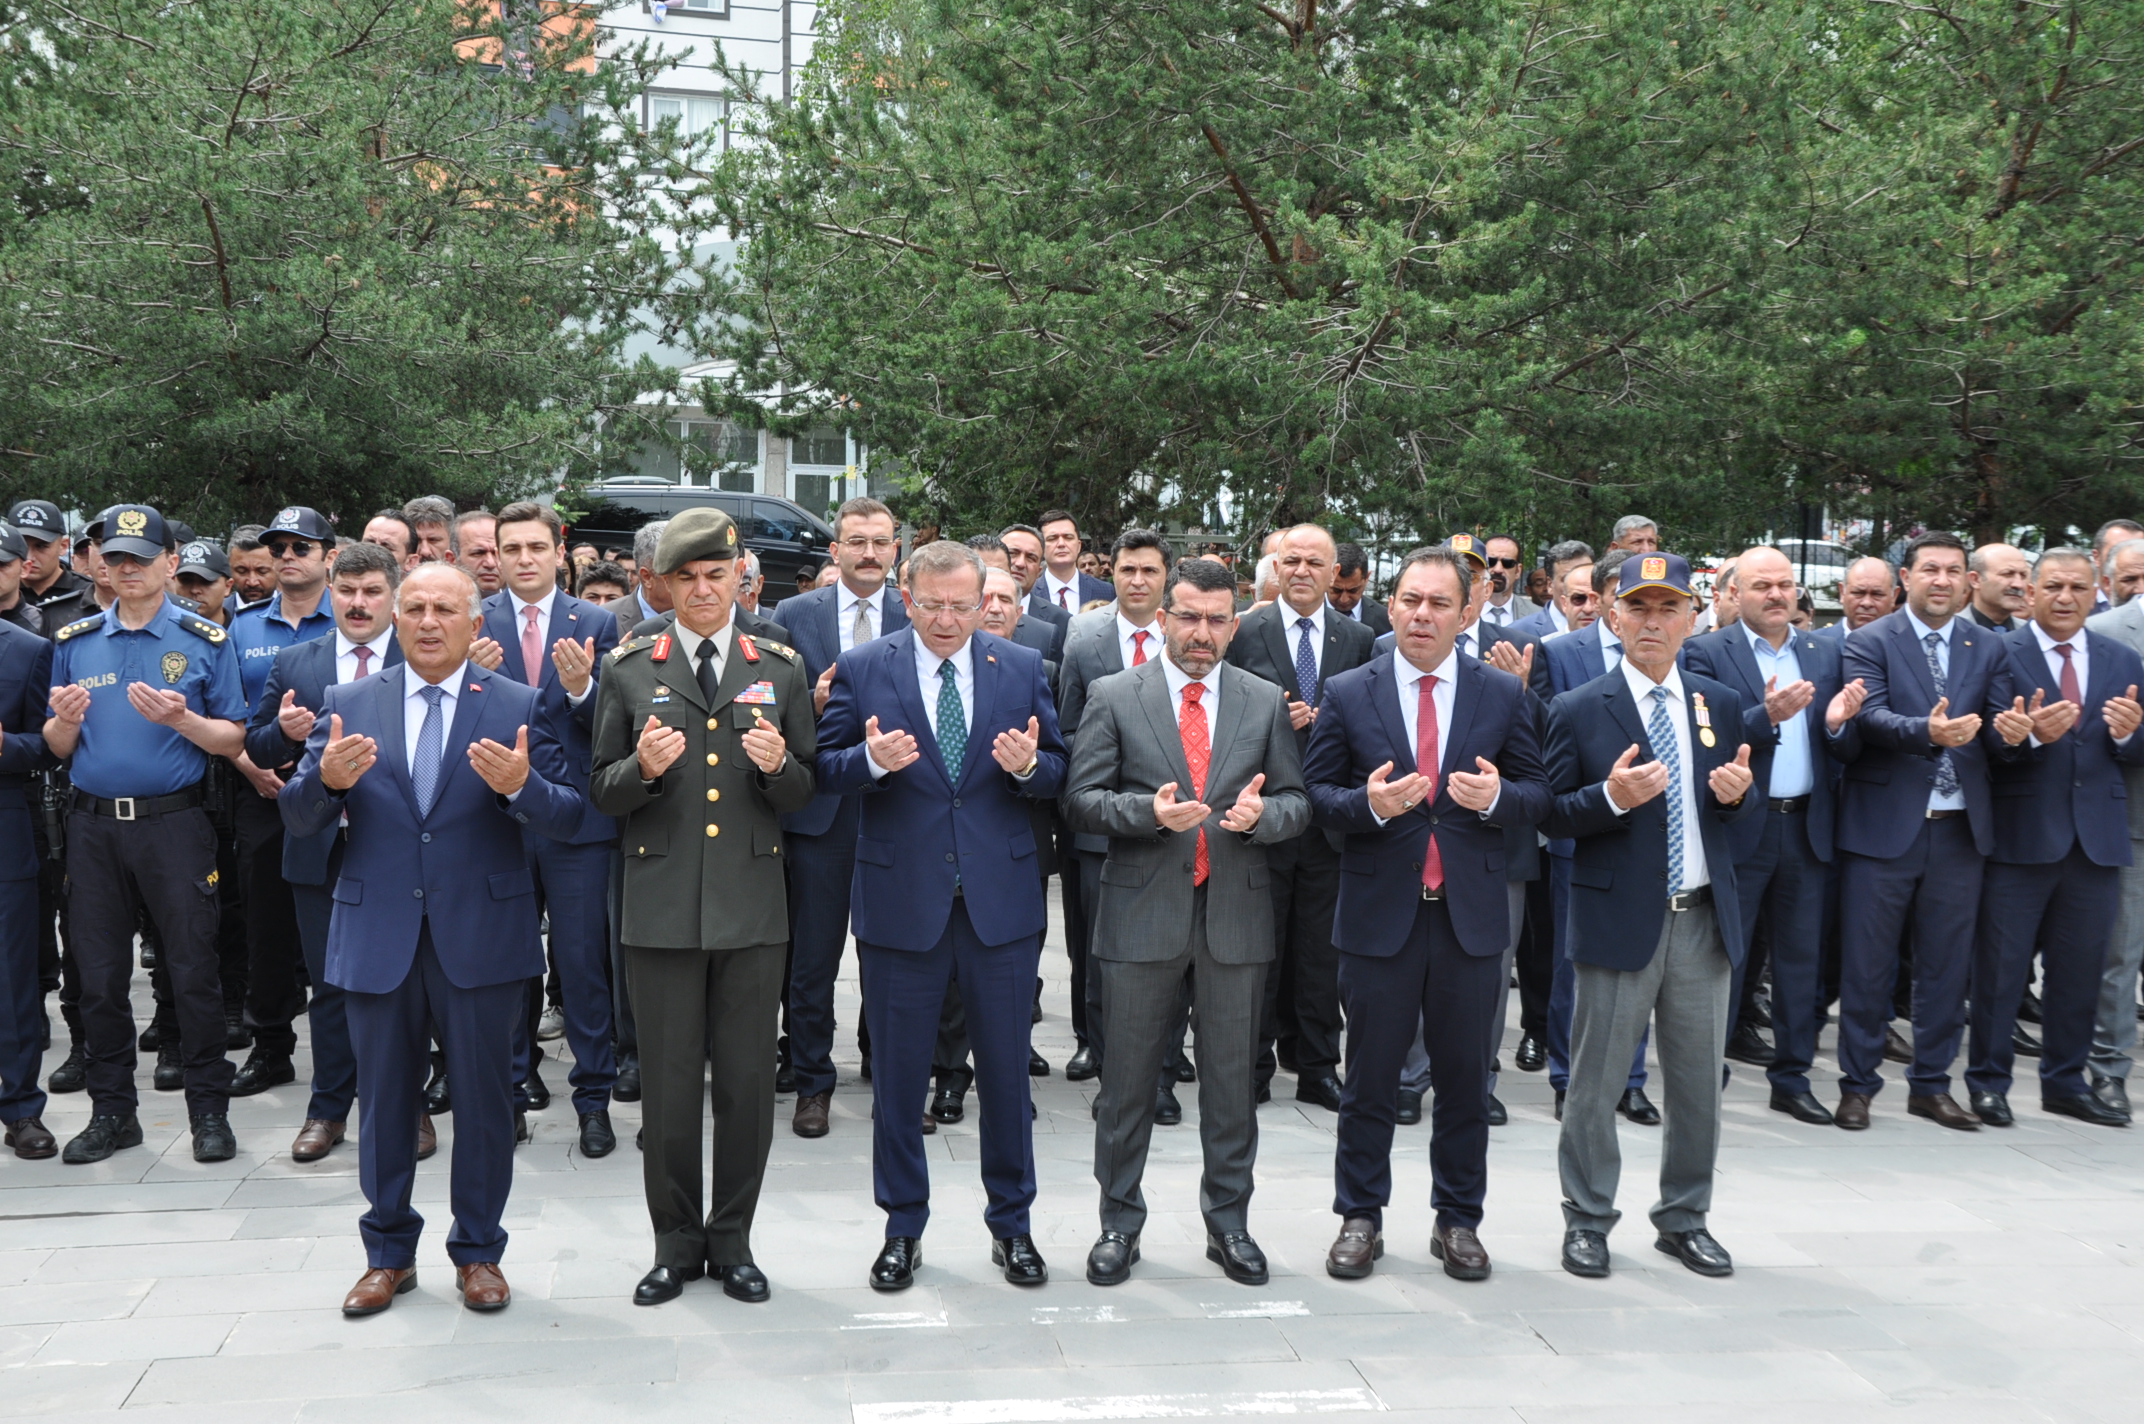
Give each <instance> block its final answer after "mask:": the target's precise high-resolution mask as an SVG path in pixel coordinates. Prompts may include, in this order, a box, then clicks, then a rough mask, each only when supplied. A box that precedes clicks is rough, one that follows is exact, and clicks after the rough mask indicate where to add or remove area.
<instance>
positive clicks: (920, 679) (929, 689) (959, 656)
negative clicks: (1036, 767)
mask: <svg viewBox="0 0 2144 1424" xmlns="http://www.w3.org/2000/svg"><path fill="white" fill-rule="evenodd" d="M946 663H951V664H952V665H953V686H954V687H955V688H956V689H958V690H959V692H960V715H961V718H962V720H963V721H965V722H966V724H967V726H968V727H969V729H970V732H971V735H970V736H969V738H968V751H967V756H968V757H971V758H972V757H974V756H976V755H977V754H978V753H979V754H981V755H983V756H988V755H989V754H990V748H988V747H978V746H976V745H975V738H974V736H973V735H972V732H973V728H974V726H975V639H973V638H972V637H971V638H969V639H968V641H966V642H965V643H962V644H961V645H960V649H959V651H957V652H955V653H954V654H953V656H952V657H950V658H941V657H939V656H938V655H937V654H936V653H934V652H932V651H931V650H930V648H929V646H928V645H926V644H925V643H924V641H923V637H922V635H921V634H918V635H917V636H916V690H917V691H918V692H920V693H922V695H923V716H924V720H926V721H928V722H929V723H930V724H931V735H932V736H934V737H936V736H938V689H939V688H940V687H942V686H943V685H944V683H943V680H942V678H943V675H942V674H941V673H940V672H939V671H938V669H939V668H940V667H942V666H944V665H945V664H946ZM879 730H880V731H882V732H890V731H892V730H893V728H891V727H888V726H886V725H884V724H883V723H881V724H880V726H879ZM918 743H919V745H918V748H917V750H918V753H919V754H923V753H922V749H921V745H920V743H921V739H920V738H918ZM939 745H940V746H941V747H942V746H944V745H945V741H944V738H942V737H941V738H939ZM961 765H962V766H963V767H965V766H966V765H967V762H966V761H965V760H963V762H962V763H961ZM864 768H865V769H866V770H867V771H869V772H870V773H871V779H872V780H873V781H884V780H885V779H886V777H887V776H888V775H889V773H888V772H887V770H886V768H884V767H882V766H880V765H879V764H878V761H877V759H876V758H874V757H873V756H872V755H871V754H870V752H868V751H866V752H865V753H864ZM1030 775H1032V773H1030Z"/></svg>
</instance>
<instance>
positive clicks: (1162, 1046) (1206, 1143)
mask: <svg viewBox="0 0 2144 1424" xmlns="http://www.w3.org/2000/svg"><path fill="white" fill-rule="evenodd" d="M1207 888H1208V887H1205V886H1201V887H1199V888H1198V889H1196V890H1194V891H1193V892H1192V900H1191V933H1190V935H1189V936H1188V937H1186V939H1185V941H1184V944H1183V947H1182V948H1181V949H1180V950H1179V951H1178V952H1177V953H1175V954H1173V955H1171V956H1170V957H1169V958H1167V959H1157V960H1125V959H1103V958H1101V957H1100V956H1096V957H1095V958H1094V959H1093V960H1091V961H1090V962H1089V964H1088V972H1089V973H1090V974H1093V975H1096V976H1098V977H1099V978H1100V979H1101V981H1102V1003H1103V1006H1104V1012H1105V1013H1107V1014H1108V1016H1109V1023H1110V1029H1111V1032H1112V1033H1113V1034H1114V1036H1115V1040H1116V1046H1115V1047H1114V1048H1113V1049H1112V1050H1111V1052H1110V1053H1109V1055H1108V1056H1107V1057H1105V1058H1104V1059H1103V1060H1102V1091H1101V1097H1100V1101H1099V1102H1097V1103H1096V1105H1095V1106H1096V1113H1095V1128H1094V1180H1095V1181H1096V1182H1097V1183H1098V1184H1100V1186H1101V1188H1102V1228H1103V1230H1105V1231H1121V1232H1123V1233H1124V1234H1125V1235H1127V1236H1136V1235H1138V1234H1139V1232H1140V1231H1141V1230H1142V1229H1143V1228H1144V1227H1145V1225H1146V1197H1145V1195H1144V1193H1143V1192H1142V1191H1141V1190H1140V1182H1141V1179H1142V1178H1143V1177H1144V1176H1145V1175H1146V1159H1147V1149H1148V1146H1149V1145H1150V1143H1151V1142H1152V1139H1153V1136H1154V1099H1155V1084H1156V1082H1157V1081H1158V1080H1159V1078H1160V1075H1161V1073H1162V1070H1163V1067H1164V1065H1165V1064H1166V1063H1167V1062H1168V1060H1169V1059H1170V1058H1171V1057H1172V1056H1174V1054H1175V1053H1176V1052H1178V1051H1181V1044H1182V1039H1181V1037H1180V1036H1179V1035H1180V1033H1181V1022H1182V1021H1181V1018H1180V1016H1179V1013H1178V1004H1179V1000H1180V996H1181V993H1182V990H1183V986H1184V984H1185V983H1186V981H1187V980H1188V981H1189V982H1190V983H1191V985H1192V986H1193V988H1192V1010H1191V1012H1192V1014H1193V1015H1194V1017H1195V1018H1196V1019H1197V1022H1198V1042H1197V1045H1196V1052H1197V1055H1198V1070H1199V1081H1198V1089H1199V1149H1200V1153H1201V1155H1202V1157H1203V1159H1204V1163H1205V1170H1204V1172H1203V1173H1202V1175H1201V1176H1200V1178H1199V1215H1200V1216H1201V1217H1203V1218H1204V1219H1205V1222H1206V1229H1207V1230H1208V1231H1210V1232H1216V1233H1218V1232H1228V1231H1247V1230H1249V1220H1250V1207H1251V1169H1252V1164H1253V1162H1255V1161H1256V1159H1257V1157H1258V1111H1257V1092H1258V1087H1257V1084H1256V1083H1255V1082H1254V1081H1253V1080H1252V1064H1253V1061H1254V1060H1255V1059H1256V1057H1257V1054H1258V1030H1259V1024H1260V1016H1261V1015H1262V1014H1263V1013H1264V1011H1265V978H1266V969H1267V966H1266V965H1265V964H1264V963H1258V964H1224V963H1222V962H1221V961H1220V960H1218V959H1215V958H1214V956H1213V948H1212V946H1211V945H1210V944H1209V943H1208V942H1207V938H1206V894H1207Z"/></svg>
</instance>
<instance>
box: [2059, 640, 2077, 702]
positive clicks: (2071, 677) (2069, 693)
mask: <svg viewBox="0 0 2144 1424" xmlns="http://www.w3.org/2000/svg"><path fill="white" fill-rule="evenodd" d="M2055 651H2056V652H2058V653H2060V654H2062V700H2063V701H2064V702H2068V703H2072V704H2074V705H2076V706H2078V707H2082V706H2084V694H2083V693H2081V692H2079V691H2078V690H2077V664H2075V663H2073V662H2071V661H2070V645H2069V644H2068V643H2057V644H2055Z"/></svg>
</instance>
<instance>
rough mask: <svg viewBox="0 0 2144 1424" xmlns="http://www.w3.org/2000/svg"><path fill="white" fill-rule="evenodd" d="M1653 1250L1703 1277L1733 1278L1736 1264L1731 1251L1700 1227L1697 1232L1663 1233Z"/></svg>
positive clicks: (1654, 1243)
mask: <svg viewBox="0 0 2144 1424" xmlns="http://www.w3.org/2000/svg"><path fill="white" fill-rule="evenodd" d="M1653 1249H1654V1250H1656V1251H1662V1252H1665V1253H1666V1254H1667V1255H1670V1256H1673V1257H1674V1258H1675V1259H1676V1260H1678V1261H1680V1262H1682V1263H1683V1264H1684V1265H1685V1266H1688V1267H1689V1268H1690V1269H1691V1270H1693V1271H1695V1272H1697V1273H1698V1274H1699V1275H1701V1276H1731V1275H1733V1274H1734V1273H1735V1262H1734V1258H1733V1257H1732V1256H1729V1255H1728V1254H1727V1248H1726V1247H1724V1246H1722V1245H1721V1244H1720V1243H1719V1242H1717V1241H1715V1240H1713V1239H1712V1233H1711V1232H1709V1231H1707V1230H1705V1228H1703V1227H1702V1226H1700V1227H1699V1228H1698V1229H1697V1230H1695V1231H1663V1232H1661V1233H1660V1237H1659V1239H1658V1240H1656V1241H1655V1242H1653Z"/></svg>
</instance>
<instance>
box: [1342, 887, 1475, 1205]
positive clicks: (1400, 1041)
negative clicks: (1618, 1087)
mask: <svg viewBox="0 0 2144 1424" xmlns="http://www.w3.org/2000/svg"><path fill="white" fill-rule="evenodd" d="M1339 959H1340V993H1341V997H1342V999H1343V1001H1344V1002H1345V1003H1346V1005H1347V1074H1346V1076H1345V1077H1344V1078H1343V1079H1342V1080H1341V1086H1340V1128H1339V1139H1340V1140H1339V1146H1338V1149H1337V1151H1336V1152H1335V1153H1334V1161H1333V1178H1334V1191H1333V1210H1334V1211H1335V1212H1337V1213H1339V1214H1340V1216H1341V1217H1342V1218H1343V1219H1344V1218H1347V1217H1350V1216H1367V1217H1369V1218H1370V1219H1371V1220H1373V1221H1375V1222H1377V1223H1378V1224H1379V1225H1380V1226H1382V1225H1383V1222H1384V1209H1385V1206H1386V1204H1387V1203H1388V1202H1390V1201H1391V1200H1392V1131H1393V1127H1394V1125H1395V1123H1396V1122H1397V1121H1398V1115H1399V1105H1400V1069H1401V1066H1402V1065H1403V1064H1404V1063H1405V1062H1406V1058H1407V1049H1408V1046H1409V1045H1410V1044H1412V1043H1413V1042H1414V1037H1415V1033H1416V1030H1417V1028H1418V1027H1419V1028H1421V1029H1422V1030H1423V1039H1424V1042H1425V1043H1426V1044H1427V1046H1428V1050H1429V1067H1430V1073H1431V1075H1432V1076H1434V1077H1435V1079H1436V1082H1437V1095H1436V1099H1435V1101H1434V1103H1433V1104H1432V1106H1431V1109H1430V1118H1429V1122H1430V1128H1429V1169H1430V1175H1431V1178H1432V1181H1433V1182H1434V1187H1433V1190H1432V1192H1431V1202H1432V1204H1433V1205H1434V1206H1435V1208H1436V1212H1437V1225H1438V1226H1439V1227H1445V1226H1466V1227H1474V1226H1479V1225H1480V1224H1481V1212H1482V1201H1483V1198H1484V1197H1485V1196H1486V1195H1487V1193H1488V1189H1489V1057H1490V1053H1491V1051H1492V1050H1491V1047H1490V1043H1491V1036H1490V1027H1489V1020H1490V1016H1491V1014H1492V1012H1493V1009H1494V1005H1495V1004H1496V1001H1497V995H1498V993H1499V992H1500V990H1501V986H1502V985H1503V984H1505V983H1508V982H1509V973H1508V970H1507V968H1506V964H1507V960H1506V958H1505V956H1503V955H1501V954H1489V955H1472V954H1468V953H1467V952H1466V950H1465V949H1464V948H1462V947H1461V946H1460V943H1459V937H1458V936H1457V935H1456V934H1455V933H1453V931H1452V914H1451V907H1450V906H1449V905H1448V904H1447V903H1446V902H1445V901H1442V900H1424V901H1422V902H1421V906H1420V908H1419V909H1417V910H1416V911H1415V917H1414V925H1413V927H1412V928H1411V929H1409V931H1408V933H1407V940H1406V942H1405V943H1404V944H1402V945H1401V946H1400V948H1399V952H1398V953H1396V954H1391V955H1384V956H1376V955H1368V954H1342V955H1340V956H1339Z"/></svg>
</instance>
